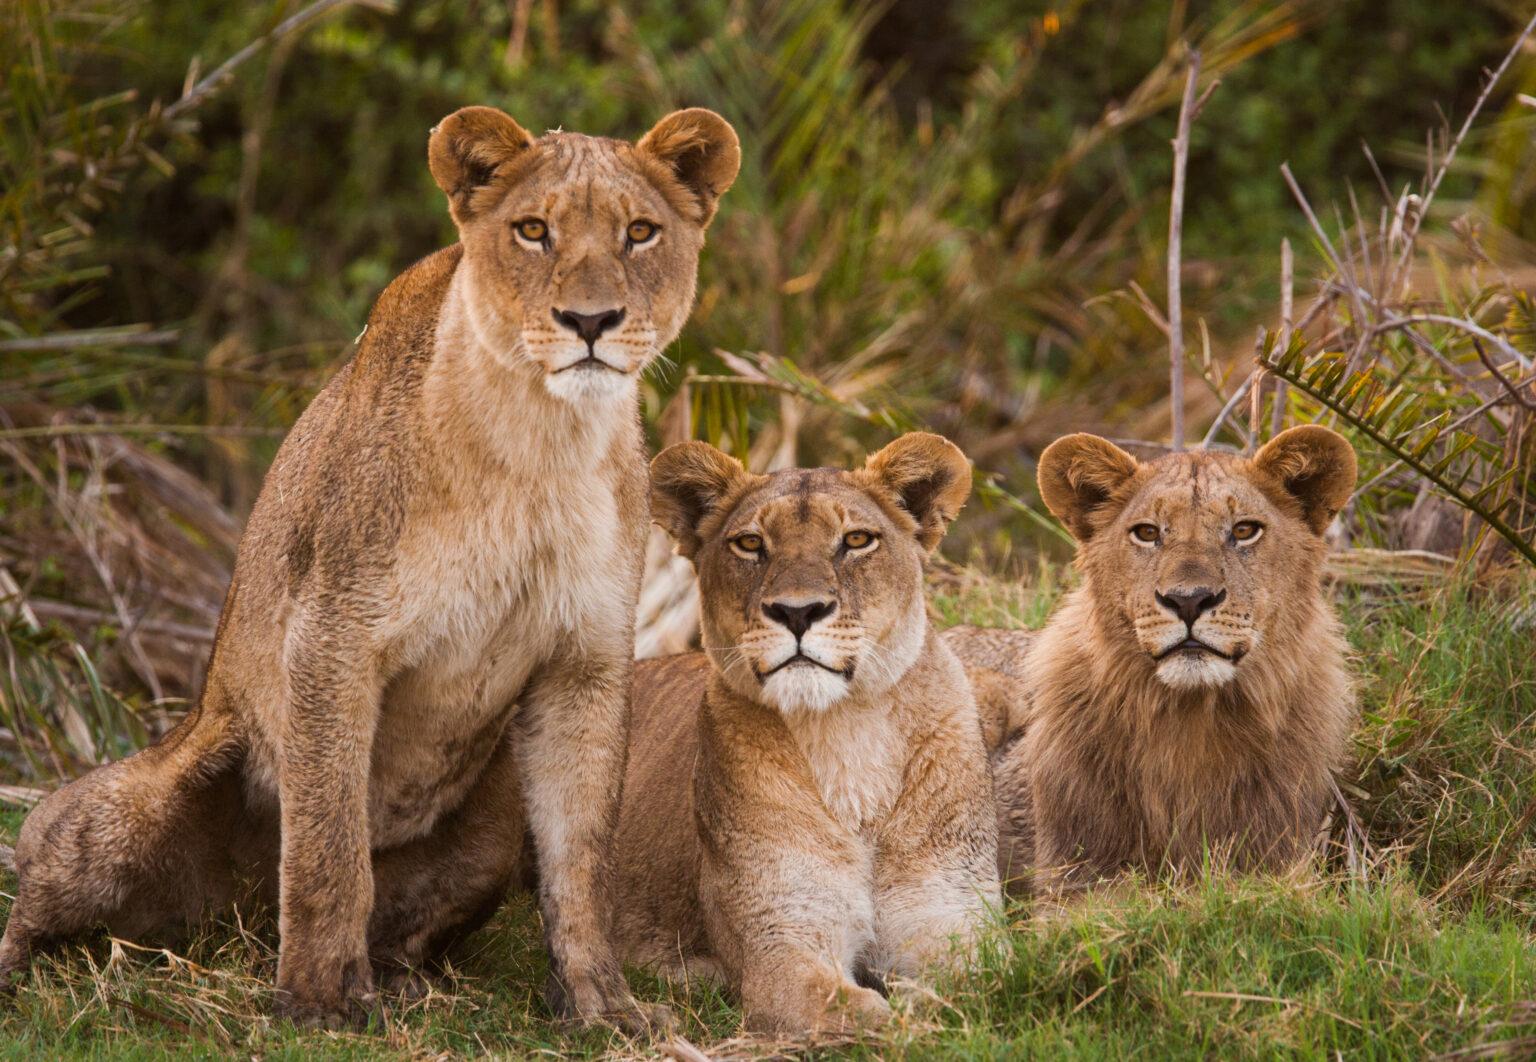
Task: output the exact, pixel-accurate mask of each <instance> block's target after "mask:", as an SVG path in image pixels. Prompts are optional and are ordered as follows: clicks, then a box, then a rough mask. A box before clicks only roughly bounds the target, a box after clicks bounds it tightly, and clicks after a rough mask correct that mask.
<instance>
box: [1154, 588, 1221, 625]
mask: <svg viewBox="0 0 1536 1062" xmlns="http://www.w3.org/2000/svg"><path fill="white" fill-rule="evenodd" d="M1154 596H1155V597H1156V598H1157V603H1158V604H1159V605H1162V606H1163V607H1164V608H1166V609H1167V610H1168V611H1169V612H1172V613H1173V614H1174V615H1175V616H1177V617H1179V619H1181V620H1183V621H1184V623H1185V624H1186V625H1187V626H1190V627H1193V626H1194V625H1195V620H1197V619H1199V618H1200V617H1201V616H1203V615H1205V614H1206V613H1207V612H1209V611H1210V610H1211V609H1213V608H1215V607H1216V606H1217V605H1219V604H1221V603H1222V602H1223V601H1225V600H1226V599H1227V592H1226V591H1225V590H1212V589H1210V588H1209V587H1205V586H1197V587H1195V588H1194V589H1193V590H1171V591H1169V592H1168V593H1166V594H1163V593H1157V592H1156V591H1154Z"/></svg>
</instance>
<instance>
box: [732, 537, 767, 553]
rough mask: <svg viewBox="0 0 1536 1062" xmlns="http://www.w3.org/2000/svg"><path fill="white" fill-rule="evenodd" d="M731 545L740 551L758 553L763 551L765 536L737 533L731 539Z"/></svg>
mask: <svg viewBox="0 0 1536 1062" xmlns="http://www.w3.org/2000/svg"><path fill="white" fill-rule="evenodd" d="M731 545H732V546H734V547H735V548H736V551H737V552H738V553H748V554H758V553H761V552H763V536H762V535H752V534H747V535H737V536H736V537H735V538H733V539H731Z"/></svg>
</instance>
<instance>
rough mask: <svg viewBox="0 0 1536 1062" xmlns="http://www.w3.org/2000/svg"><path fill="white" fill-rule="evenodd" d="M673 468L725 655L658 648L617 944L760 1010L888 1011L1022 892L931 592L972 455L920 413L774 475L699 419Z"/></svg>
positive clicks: (623, 854)
mask: <svg viewBox="0 0 1536 1062" xmlns="http://www.w3.org/2000/svg"><path fill="white" fill-rule="evenodd" d="M651 470H652V488H651V490H652V496H651V497H652V509H653V511H654V512H655V514H656V518H657V520H658V522H659V523H661V524H662V525H663V526H665V527H666V528H667V529H668V530H669V531H670V532H671V533H672V535H673V537H674V538H675V539H676V540H677V543H678V546H679V548H680V551H681V552H682V553H683V554H685V555H687V556H689V557H691V558H692V559H693V562H694V564H695V566H696V567H697V568H698V573H699V584H700V590H701V593H702V596H703V630H704V645H705V647H706V650H707V654H706V653H694V654H689V655H684V656H674V657H668V658H664V659H659V660H651V661H644V662H642V663H641V664H640V665H639V667H638V669H637V671H636V675H635V706H634V717H633V719H632V722H631V728H630V735H631V737H630V753H629V766H628V770H627V773H626V775H625V782H624V798H623V804H622V809H621V811H620V818H619V827H618V832H617V835H616V840H615V859H616V881H615V886H614V889H613V892H614V895H615V896H617V897H620V898H621V902H620V903H619V905H618V906H617V908H616V910H615V933H616V943H617V946H618V948H619V950H620V952H621V954H623V955H624V956H625V957H626V959H627V960H629V961H632V962H636V963H643V964H651V965H657V966H661V967H663V968H664V969H665V971H666V972H668V973H669V974H671V975H673V976H678V975H682V976H688V975H690V974H693V975H707V976H711V977H714V976H718V977H719V978H720V979H722V980H724V982H725V983H726V985H727V987H728V988H730V989H731V990H732V991H734V992H735V993H736V994H737V995H738V997H739V998H740V1001H741V1005H742V1009H743V1011H744V1013H745V1020H746V1024H747V1027H748V1028H750V1029H753V1030H760V1031H767V1032H777V1033H784V1034H801V1033H806V1032H816V1031H824V1030H846V1029H850V1028H854V1027H862V1026H870V1025H875V1024H878V1023H880V1022H883V1021H884V1020H886V1018H887V1017H888V1016H889V1014H890V1009H889V1006H888V1005H887V1003H886V1001H885V999H884V997H883V996H882V995H881V994H880V993H879V992H878V991H875V990H874V988H873V987H871V986H878V985H880V984H881V981H880V978H881V976H882V975H884V974H888V973H895V974H903V975H911V974H916V973H918V972H919V971H921V970H923V969H925V968H928V967H929V966H930V965H931V964H934V963H939V962H943V961H944V960H946V959H948V958H949V957H950V956H951V951H950V949H951V944H952V941H959V942H960V943H961V944H962V945H963V944H964V943H966V942H968V941H970V940H972V939H973V938H974V936H975V933H976V931H977V929H978V928H979V927H980V926H981V924H982V922H983V920H984V919H985V918H986V916H987V911H988V908H989V906H995V905H997V904H998V902H999V901H1000V889H999V886H998V880H997V850H996V833H995V829H996V827H995V817H994V814H993V802H992V789H991V783H990V780H989V777H988V772H987V761H986V750H985V748H984V746H983V744H982V740H981V733H980V728H979V726H978V722H977V718H976V707H975V704H974V703H973V701H972V699H971V694H970V690H969V688H968V686H967V685H966V681H965V675H964V673H963V672H962V670H961V668H960V664H959V663H958V662H957V661H956V659H955V657H954V655H953V654H952V653H951V652H950V651H949V650H948V649H947V648H946V647H945V646H944V643H943V642H942V641H941V640H940V639H939V638H938V637H937V636H936V635H935V633H934V631H933V629H932V627H931V626H930V625H929V622H928V619H927V613H926V606H925V603H924V598H923V574H922V573H923V562H924V559H925V557H926V556H927V555H928V554H929V553H930V552H931V551H932V550H933V549H934V548H935V547H936V546H937V545H938V542H939V539H940V538H941V537H942V535H943V534H944V530H945V526H946V524H947V523H948V521H949V520H951V519H952V518H953V517H954V516H955V514H956V512H958V510H959V509H960V506H961V505H962V504H963V503H964V501H965V498H966V496H967V495H968V493H969V492H970V469H969V467H968V466H967V464H966V460H965V457H964V456H963V455H962V454H961V453H960V451H959V450H958V449H957V448H956V447H955V446H954V445H953V444H951V443H949V442H948V441H946V440H944V439H941V438H939V437H938V436H935V435H924V434H912V435H906V436H903V437H902V438H900V439H898V440H896V441H895V442H893V443H891V444H890V445H889V446H887V447H886V448H885V449H884V450H882V451H880V452H879V453H877V454H875V455H874V456H872V457H871V458H869V460H868V462H867V463H866V465H865V467H864V468H863V469H860V470H858V471H855V472H841V471H835V470H831V469H810V470H806V469H795V470H787V471H783V472H778V473H775V474H773V475H769V476H760V475H750V474H748V473H747V472H746V471H745V470H743V468H742V467H741V465H740V464H738V463H737V462H736V461H734V460H732V459H731V458H729V457H727V456H726V455H725V454H723V453H721V452H720V451H718V450H716V449H714V448H713V447H711V446H708V445H706V444H704V443H697V442H695V443H683V444H681V445H678V446H673V447H671V448H669V449H667V450H665V451H663V452H662V453H661V454H660V455H659V456H658V457H657V458H656V459H655V460H654V461H653V462H652V465H651Z"/></svg>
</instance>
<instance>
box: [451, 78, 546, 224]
mask: <svg viewBox="0 0 1536 1062" xmlns="http://www.w3.org/2000/svg"><path fill="white" fill-rule="evenodd" d="M532 145H533V137H532V135H530V134H529V132H528V131H527V130H526V129H524V128H523V127H522V126H520V125H518V124H517V123H516V122H514V121H513V120H512V119H511V118H510V117H509V116H508V115H506V114H504V113H502V112H501V111H498V110H497V109H496V108H495V107H461V108H460V109H459V110H456V111H454V112H453V113H452V114H450V115H449V116H448V117H446V118H444V119H443V120H442V121H441V122H438V123H437V126H436V127H435V128H434V129H433V130H432V135H431V137H430V138H429V139H428V140H427V165H428V166H429V167H430V168H431V170H432V179H433V180H435V181H436V182H437V186H438V187H439V188H441V189H442V190H443V191H444V192H446V193H447V195H448V209H449V211H450V212H451V213H452V214H453V220H454V221H455V222H457V223H458V224H460V225H462V224H464V223H465V222H466V221H468V220H469V219H470V218H472V217H474V216H475V215H476V214H478V213H480V212H481V211H483V210H485V209H487V208H488V207H489V206H490V205H491V204H489V203H487V202H485V201H484V200H485V198H486V197H485V195H484V194H482V193H483V191H484V190H486V188H487V186H488V185H489V184H490V183H491V179H492V178H493V177H495V176H496V171H497V170H498V169H500V168H501V166H502V165H503V164H504V163H506V162H509V161H511V160H512V159H514V158H516V157H517V156H518V155H519V154H521V153H522V152H524V151H526V150H527V149H528V148H529V147H531V146H532Z"/></svg>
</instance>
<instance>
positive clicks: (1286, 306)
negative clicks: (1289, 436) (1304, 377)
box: [1269, 240, 1310, 438]
mask: <svg viewBox="0 0 1536 1062" xmlns="http://www.w3.org/2000/svg"><path fill="white" fill-rule="evenodd" d="M1295 295H1296V259H1295V256H1294V255H1293V254H1292V253H1291V241H1290V240H1281V241H1280V349H1281V350H1286V349H1288V348H1289V347H1290V345H1291V335H1292V330H1293V322H1292V320H1291V315H1292V313H1293V312H1294V310H1295V303H1294V299H1295ZM1309 317H1310V315H1309ZM1285 403H1286V395H1285V381H1284V380H1276V381H1275V399H1274V408H1273V409H1271V410H1270V413H1269V434H1270V437H1271V438H1273V437H1274V436H1276V435H1279V434H1280V432H1281V431H1282V430H1283V429H1284V428H1285Z"/></svg>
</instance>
